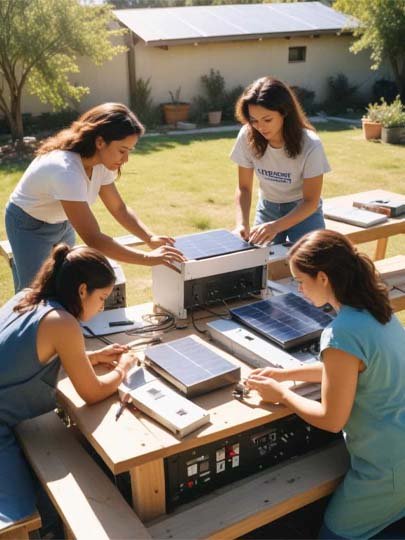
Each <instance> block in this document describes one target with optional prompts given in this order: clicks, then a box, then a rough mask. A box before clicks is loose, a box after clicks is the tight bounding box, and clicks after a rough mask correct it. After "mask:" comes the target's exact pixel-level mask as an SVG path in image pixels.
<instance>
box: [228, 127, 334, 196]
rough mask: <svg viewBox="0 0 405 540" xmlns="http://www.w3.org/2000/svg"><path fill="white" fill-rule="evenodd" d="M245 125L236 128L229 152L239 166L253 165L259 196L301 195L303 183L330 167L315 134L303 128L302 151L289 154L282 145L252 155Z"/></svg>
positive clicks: (325, 171)
mask: <svg viewBox="0 0 405 540" xmlns="http://www.w3.org/2000/svg"><path fill="white" fill-rule="evenodd" d="M247 129H248V126H243V127H242V129H241V130H240V131H239V134H238V137H237V139H236V142H235V145H234V147H233V149H232V152H231V155H230V157H231V159H232V160H233V161H234V162H235V163H237V164H238V165H239V166H240V167H245V168H247V169H254V170H255V173H256V176H257V178H258V180H259V189H260V196H261V197H262V198H263V199H266V200H268V201H271V202H276V203H286V202H293V201H298V200H299V199H302V185H303V181H304V179H306V178H313V177H315V176H320V175H321V174H324V173H327V172H329V171H330V166H329V163H328V160H327V158H326V155H325V151H324V149H323V146H322V142H321V140H320V139H319V137H318V135H316V133H314V132H313V131H311V130H309V129H304V130H303V141H302V149H301V153H300V154H299V155H298V156H296V157H295V158H291V157H288V155H287V154H286V151H285V149H284V148H272V147H271V146H270V145H267V149H266V151H265V153H264V155H263V156H262V157H261V158H258V157H256V156H255V155H254V153H253V151H252V150H251V149H250V147H249V145H248V141H247Z"/></svg>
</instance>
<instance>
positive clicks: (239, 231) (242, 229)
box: [232, 225, 250, 242]
mask: <svg viewBox="0 0 405 540" xmlns="http://www.w3.org/2000/svg"><path fill="white" fill-rule="evenodd" d="M232 232H233V234H236V235H238V236H241V237H242V238H243V240H246V242H248V241H249V235H250V227H249V225H237V226H236V227H235V228H234V230H233V231H232Z"/></svg>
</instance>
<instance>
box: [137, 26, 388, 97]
mask: <svg viewBox="0 0 405 540" xmlns="http://www.w3.org/2000/svg"><path fill="white" fill-rule="evenodd" d="M350 43H351V38H350V36H336V35H334V36H320V37H318V38H291V39H263V40H262V41H259V40H256V41H234V42H222V43H209V44H198V45H181V46H175V47H169V49H168V50H163V49H160V48H156V47H146V46H145V45H144V44H143V43H138V44H137V45H136V47H135V51H136V76H137V77H138V78H140V77H142V78H144V79H148V78H149V77H150V78H151V86H152V90H153V98H154V100H155V101H156V102H157V103H161V102H165V101H168V100H170V96H169V93H168V91H169V90H172V91H173V90H175V89H176V88H177V87H178V86H181V98H182V99H183V100H190V99H191V98H192V97H193V96H195V95H197V94H199V93H201V87H200V81H199V79H200V76H201V75H202V74H204V73H208V71H209V69H210V68H214V69H219V70H220V72H221V74H222V75H223V76H224V78H225V81H226V84H227V87H228V88H231V87H233V86H236V85H239V84H242V85H244V86H245V85H246V84H248V83H250V82H252V81H253V80H254V79H256V78H258V77H260V76H263V75H273V76H276V77H279V78H281V79H283V80H285V81H287V82H289V83H290V84H291V85H298V86H302V87H305V88H307V89H311V90H315V92H316V101H321V100H323V99H324V98H325V92H326V87H327V84H326V79H327V77H328V76H330V75H336V74H338V73H339V72H342V73H344V74H345V75H346V76H347V77H348V79H349V82H350V83H354V84H357V85H359V89H360V90H361V91H364V92H366V91H368V90H369V88H370V87H371V85H372V83H373V82H374V80H375V79H377V78H380V77H381V76H383V75H384V76H386V77H390V74H389V71H388V70H387V69H380V70H379V72H374V71H370V61H369V56H368V54H367V53H361V54H358V55H354V54H352V53H351V52H350V51H349V46H350ZM294 46H306V47H307V56H306V61H305V62H302V63H301V62H300V63H289V62H288V48H289V47H294Z"/></svg>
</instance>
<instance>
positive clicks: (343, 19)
mask: <svg viewBox="0 0 405 540" xmlns="http://www.w3.org/2000/svg"><path fill="white" fill-rule="evenodd" d="M114 13H115V16H116V17H117V18H118V19H119V21H120V22H121V23H122V24H123V25H124V26H126V27H127V28H129V29H130V30H131V31H132V32H133V33H134V34H135V35H136V36H137V37H138V38H140V39H141V40H142V41H144V42H145V43H146V45H151V46H155V47H156V46H172V45H182V44H185V43H202V42H207V41H232V40H246V39H260V38H269V37H287V36H292V35H314V34H331V33H336V32H340V31H342V29H344V28H345V29H347V28H349V27H350V28H353V27H354V26H356V25H357V23H356V22H355V21H354V20H353V19H350V18H349V17H347V16H345V15H343V14H342V13H339V12H338V11H335V10H334V9H332V8H330V7H327V6H325V5H323V4H321V3H320V2H293V3H282V4H234V5H221V6H192V7H175V8H147V9H120V10H115V11H114Z"/></svg>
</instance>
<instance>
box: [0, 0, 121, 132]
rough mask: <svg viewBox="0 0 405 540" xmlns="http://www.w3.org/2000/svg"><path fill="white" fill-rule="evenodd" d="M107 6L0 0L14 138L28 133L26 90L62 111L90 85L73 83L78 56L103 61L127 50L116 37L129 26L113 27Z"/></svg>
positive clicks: (0, 64)
mask: <svg viewBox="0 0 405 540" xmlns="http://www.w3.org/2000/svg"><path fill="white" fill-rule="evenodd" d="M113 20H114V16H113V14H112V11H111V8H110V6H108V5H99V6H95V5H85V4H83V3H80V2H79V1H78V0H0V21H1V22H0V113H2V114H3V115H4V117H5V118H6V120H7V122H8V124H9V126H10V130H11V135H12V137H13V139H14V140H16V139H21V138H22V137H23V134H24V130H23V121H22V111H21V99H22V93H23V89H24V88H25V87H27V88H28V90H29V92H30V93H32V94H34V95H36V96H38V98H39V99H40V100H41V101H42V102H43V103H50V104H51V105H52V106H53V108H54V109H55V110H58V109H59V110H60V109H62V108H64V107H66V106H68V105H69V104H72V103H73V102H78V101H79V100H80V99H81V97H82V96H83V95H85V94H86V93H88V92H89V89H88V88H86V87H83V86H76V85H73V84H72V83H71V82H70V80H69V75H70V74H71V73H77V72H78V71H79V67H78V64H77V58H78V57H83V56H86V57H88V58H90V59H91V60H92V61H93V62H94V63H95V64H97V65H101V64H102V63H103V62H105V61H106V60H110V59H111V58H113V57H114V56H115V55H116V54H118V53H120V52H123V51H125V50H126V49H125V47H123V46H122V45H116V44H115V45H114V44H113V43H112V41H111V38H113V37H114V36H117V35H121V34H122V33H123V32H124V30H120V29H117V28H112V25H111V23H112V21H113Z"/></svg>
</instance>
